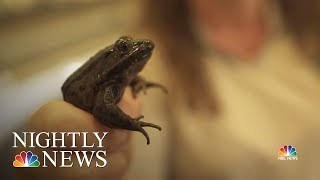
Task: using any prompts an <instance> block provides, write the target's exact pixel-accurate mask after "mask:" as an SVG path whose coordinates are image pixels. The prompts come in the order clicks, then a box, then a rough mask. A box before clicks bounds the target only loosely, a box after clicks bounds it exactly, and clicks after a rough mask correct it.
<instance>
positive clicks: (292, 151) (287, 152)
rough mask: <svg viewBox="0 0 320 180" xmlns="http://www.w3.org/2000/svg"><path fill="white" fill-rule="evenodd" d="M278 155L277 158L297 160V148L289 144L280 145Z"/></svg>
mask: <svg viewBox="0 0 320 180" xmlns="http://www.w3.org/2000/svg"><path fill="white" fill-rule="evenodd" d="M278 155H279V157H278V160H298V156H297V155H298V153H297V149H296V148H295V147H293V146H291V145H285V146H283V147H281V148H280V152H279V153H278Z"/></svg>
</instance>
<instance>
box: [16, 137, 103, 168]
mask: <svg viewBox="0 0 320 180" xmlns="http://www.w3.org/2000/svg"><path fill="white" fill-rule="evenodd" d="M12 133H13V146H12V147H13V148H18V147H21V146H22V147H23V148H29V149H32V148H36V147H37V148H39V149H43V151H42V153H41V155H42V157H43V158H42V159H43V162H41V163H40V162H39V159H38V156H37V155H35V154H33V153H32V151H27V152H26V151H21V152H20V154H17V155H16V156H15V160H14V161H13V166H14V167H44V168H47V167H48V166H51V167H64V168H65V167H73V165H74V163H77V162H78V163H79V166H80V167H82V166H85V165H84V164H86V166H87V167H90V166H91V163H92V162H93V163H94V166H95V167H99V168H103V167H105V166H106V165H107V163H108V162H107V160H106V155H107V152H106V150H97V151H93V150H92V148H97V149H98V148H99V149H105V148H104V146H103V139H104V138H105V137H106V135H107V134H108V132H102V133H100V132H92V135H93V137H95V138H96V139H95V140H97V142H98V143H97V145H96V144H95V143H92V144H90V145H89V144H88V142H87V136H88V134H89V133H88V132H39V133H36V132H23V133H22V136H21V137H20V136H19V134H18V133H16V132H12ZM57 135H59V136H60V137H59V138H58V137H57ZM66 137H69V138H71V140H72V141H71V142H72V143H71V144H72V145H71V146H66V145H65V138H66ZM43 138H44V140H45V141H44V142H42V141H40V139H43ZM78 138H82V140H83V141H82V143H81V145H79V140H78ZM76 139H77V140H76ZM18 142H20V144H18ZM59 142H60V144H59ZM58 144H59V145H58ZM18 145H20V146H18ZM51 148H55V149H56V148H60V149H67V150H61V151H57V150H53V149H51ZM72 148H77V150H74V151H72V150H70V149H72ZM79 148H81V149H86V148H90V149H91V150H90V151H79V150H78V149H79ZM38 155H40V154H38ZM57 157H58V158H59V157H60V158H61V159H59V160H58V159H57ZM94 157H95V158H94ZM72 158H75V159H76V160H73V159H72ZM57 160H58V161H57ZM57 162H60V164H58V163H57ZM40 164H42V166H40Z"/></svg>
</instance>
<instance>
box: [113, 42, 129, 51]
mask: <svg viewBox="0 0 320 180" xmlns="http://www.w3.org/2000/svg"><path fill="white" fill-rule="evenodd" d="M115 47H116V49H117V50H118V51H120V52H121V53H127V52H129V51H130V49H131V45H130V43H129V42H128V41H126V40H123V39H119V40H118V41H117V42H116V43H115Z"/></svg>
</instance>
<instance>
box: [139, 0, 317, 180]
mask: <svg viewBox="0 0 320 180" xmlns="http://www.w3.org/2000/svg"><path fill="white" fill-rule="evenodd" d="M319 10H320V6H319V3H318V1H315V0H308V1H303V2H302V1H286V0H279V1H260V0H226V1H220V0H163V1H156V0H148V1H145V11H144V13H145V14H144V15H143V18H144V19H143V20H146V21H145V22H144V26H143V27H150V28H149V33H150V36H153V39H155V41H156V42H159V43H158V44H157V45H158V49H160V51H161V52H160V53H159V56H158V58H159V59H160V60H161V62H162V64H160V66H158V67H157V68H154V69H158V73H159V77H161V76H162V77H164V76H163V75H164V74H165V72H168V74H167V79H166V80H167V84H169V87H168V89H169V98H168V103H167V107H168V112H169V114H170V117H171V118H170V119H169V125H170V126H171V131H172V132H171V134H170V135H171V137H172V138H171V145H172V147H170V148H171V152H170V153H171V154H170V155H169V157H170V165H171V166H170V167H169V169H170V171H171V173H170V174H169V177H170V178H172V179H248V180H249V179H250V180H251V179H266V180H269V179H319V178H320V173H319V171H318V170H317V169H319V168H320V163H319V162H320V161H319V157H316V156H314V155H315V154H316V152H317V149H318V148H320V143H319V141H318V140H317V139H318V138H319V137H320V131H319V129H320V122H319V119H320V112H319V107H320V78H319V74H318V69H317V68H316V64H317V62H316V61H317V59H316V58H315V57H317V55H318V54H317V53H319V41H317V39H319V37H320V32H319V31H320V28H319V27H320V22H319V21H318V20H319V17H320V13H319V12H320V11H319ZM146 22H147V23H146ZM169 77H170V78H169ZM164 79H165V78H164ZM163 81H164V80H163ZM284 145H292V146H293V147H295V148H296V151H297V153H298V156H297V157H298V160H296V161H289V160H288V161H280V160H278V153H279V150H280V148H281V147H283V146H284Z"/></svg>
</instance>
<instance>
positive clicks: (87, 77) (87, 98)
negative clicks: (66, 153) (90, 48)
mask: <svg viewBox="0 0 320 180" xmlns="http://www.w3.org/2000/svg"><path fill="white" fill-rule="evenodd" d="M154 47H155V44H154V43H153V41H152V40H150V39H133V38H132V37H131V36H121V37H120V38H118V39H117V40H116V41H115V42H114V43H113V44H111V45H109V46H107V47H105V48H103V49H102V50H100V51H98V52H97V53H96V54H95V55H93V56H92V57H91V58H89V60H88V61H86V62H85V63H84V64H83V65H82V66H81V67H79V68H78V69H77V70H76V71H74V72H73V73H72V74H71V75H70V76H69V77H68V78H67V79H66V81H65V82H64V83H63V85H62V87H61V91H62V94H63V99H64V101H66V102H68V103H71V104H73V105H74V106H76V107H78V108H80V109H82V110H84V111H87V112H89V113H91V114H92V115H93V116H94V118H95V119H97V120H99V121H100V122H101V123H102V124H103V125H105V126H107V127H109V128H115V129H125V130H129V131H137V132H140V133H142V134H143V135H144V136H145V138H146V140H147V144H150V137H149V135H148V133H147V132H146V131H145V130H144V127H152V128H155V129H158V130H159V131H161V127H160V126H159V125H156V124H153V123H149V122H144V121H141V119H142V118H144V116H143V115H140V116H138V117H131V116H129V115H127V114H126V113H124V112H123V111H122V110H121V109H120V107H119V106H118V103H119V101H120V100H121V98H122V96H123V94H124V91H125V89H126V87H131V92H132V93H131V94H132V96H133V97H134V98H137V95H138V94H139V92H141V91H143V92H146V89H148V88H151V87H157V88H160V89H162V90H163V91H164V92H165V93H167V89H166V88H165V87H164V86H163V85H161V84H159V83H155V82H151V81H146V80H145V79H144V78H142V77H141V76H140V75H138V74H139V73H140V72H141V71H142V70H143V69H144V67H145V65H146V64H147V62H148V61H149V59H150V58H151V56H152V53H153V50H154Z"/></svg>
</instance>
